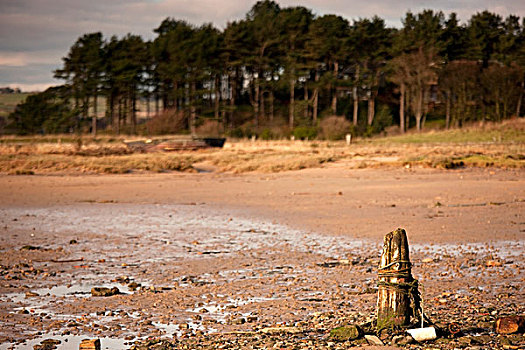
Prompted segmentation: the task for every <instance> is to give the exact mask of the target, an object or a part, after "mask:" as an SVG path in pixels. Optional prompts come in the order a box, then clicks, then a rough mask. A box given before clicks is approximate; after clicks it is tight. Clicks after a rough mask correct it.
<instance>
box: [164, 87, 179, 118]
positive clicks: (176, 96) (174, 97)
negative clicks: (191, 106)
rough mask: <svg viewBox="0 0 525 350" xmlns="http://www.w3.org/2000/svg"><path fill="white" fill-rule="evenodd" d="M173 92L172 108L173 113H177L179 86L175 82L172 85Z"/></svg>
mask: <svg viewBox="0 0 525 350" xmlns="http://www.w3.org/2000/svg"><path fill="white" fill-rule="evenodd" d="M173 92H174V96H173V108H174V109H175V111H178V110H179V108H180V106H179V84H178V83H177V82H174V83H173ZM164 109H166V106H164Z"/></svg>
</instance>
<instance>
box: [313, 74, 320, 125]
mask: <svg viewBox="0 0 525 350" xmlns="http://www.w3.org/2000/svg"><path fill="white" fill-rule="evenodd" d="M318 82H319V71H318V70H316V71H315V89H314V97H313V99H314V103H313V106H312V108H313V111H312V113H313V114H312V121H313V124H314V125H315V124H317V109H318V107H319V86H318V85H317V83H318Z"/></svg>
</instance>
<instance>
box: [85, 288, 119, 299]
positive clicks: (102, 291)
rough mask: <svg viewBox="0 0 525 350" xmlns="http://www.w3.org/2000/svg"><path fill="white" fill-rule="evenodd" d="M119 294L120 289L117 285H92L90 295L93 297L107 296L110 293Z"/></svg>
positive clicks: (110, 294)
mask: <svg viewBox="0 0 525 350" xmlns="http://www.w3.org/2000/svg"><path fill="white" fill-rule="evenodd" d="M117 294H120V290H119V289H118V288H117V287H113V288H107V287H93V288H91V295H92V296H94V297H109V296H112V295H117Z"/></svg>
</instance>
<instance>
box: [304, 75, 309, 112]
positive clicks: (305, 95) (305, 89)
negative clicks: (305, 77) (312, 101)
mask: <svg viewBox="0 0 525 350" xmlns="http://www.w3.org/2000/svg"><path fill="white" fill-rule="evenodd" d="M304 120H308V84H307V83H306V82H304Z"/></svg>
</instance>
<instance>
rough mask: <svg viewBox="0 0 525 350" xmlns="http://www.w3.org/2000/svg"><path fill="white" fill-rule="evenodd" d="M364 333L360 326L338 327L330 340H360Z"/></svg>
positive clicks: (332, 331) (331, 334) (333, 330)
mask: <svg viewBox="0 0 525 350" xmlns="http://www.w3.org/2000/svg"><path fill="white" fill-rule="evenodd" d="M361 335H362V331H361V329H360V328H359V327H358V326H354V325H351V326H343V327H337V328H334V329H332V330H331V331H330V339H333V340H337V341H347V340H354V339H357V338H359V337H360V336H361Z"/></svg>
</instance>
